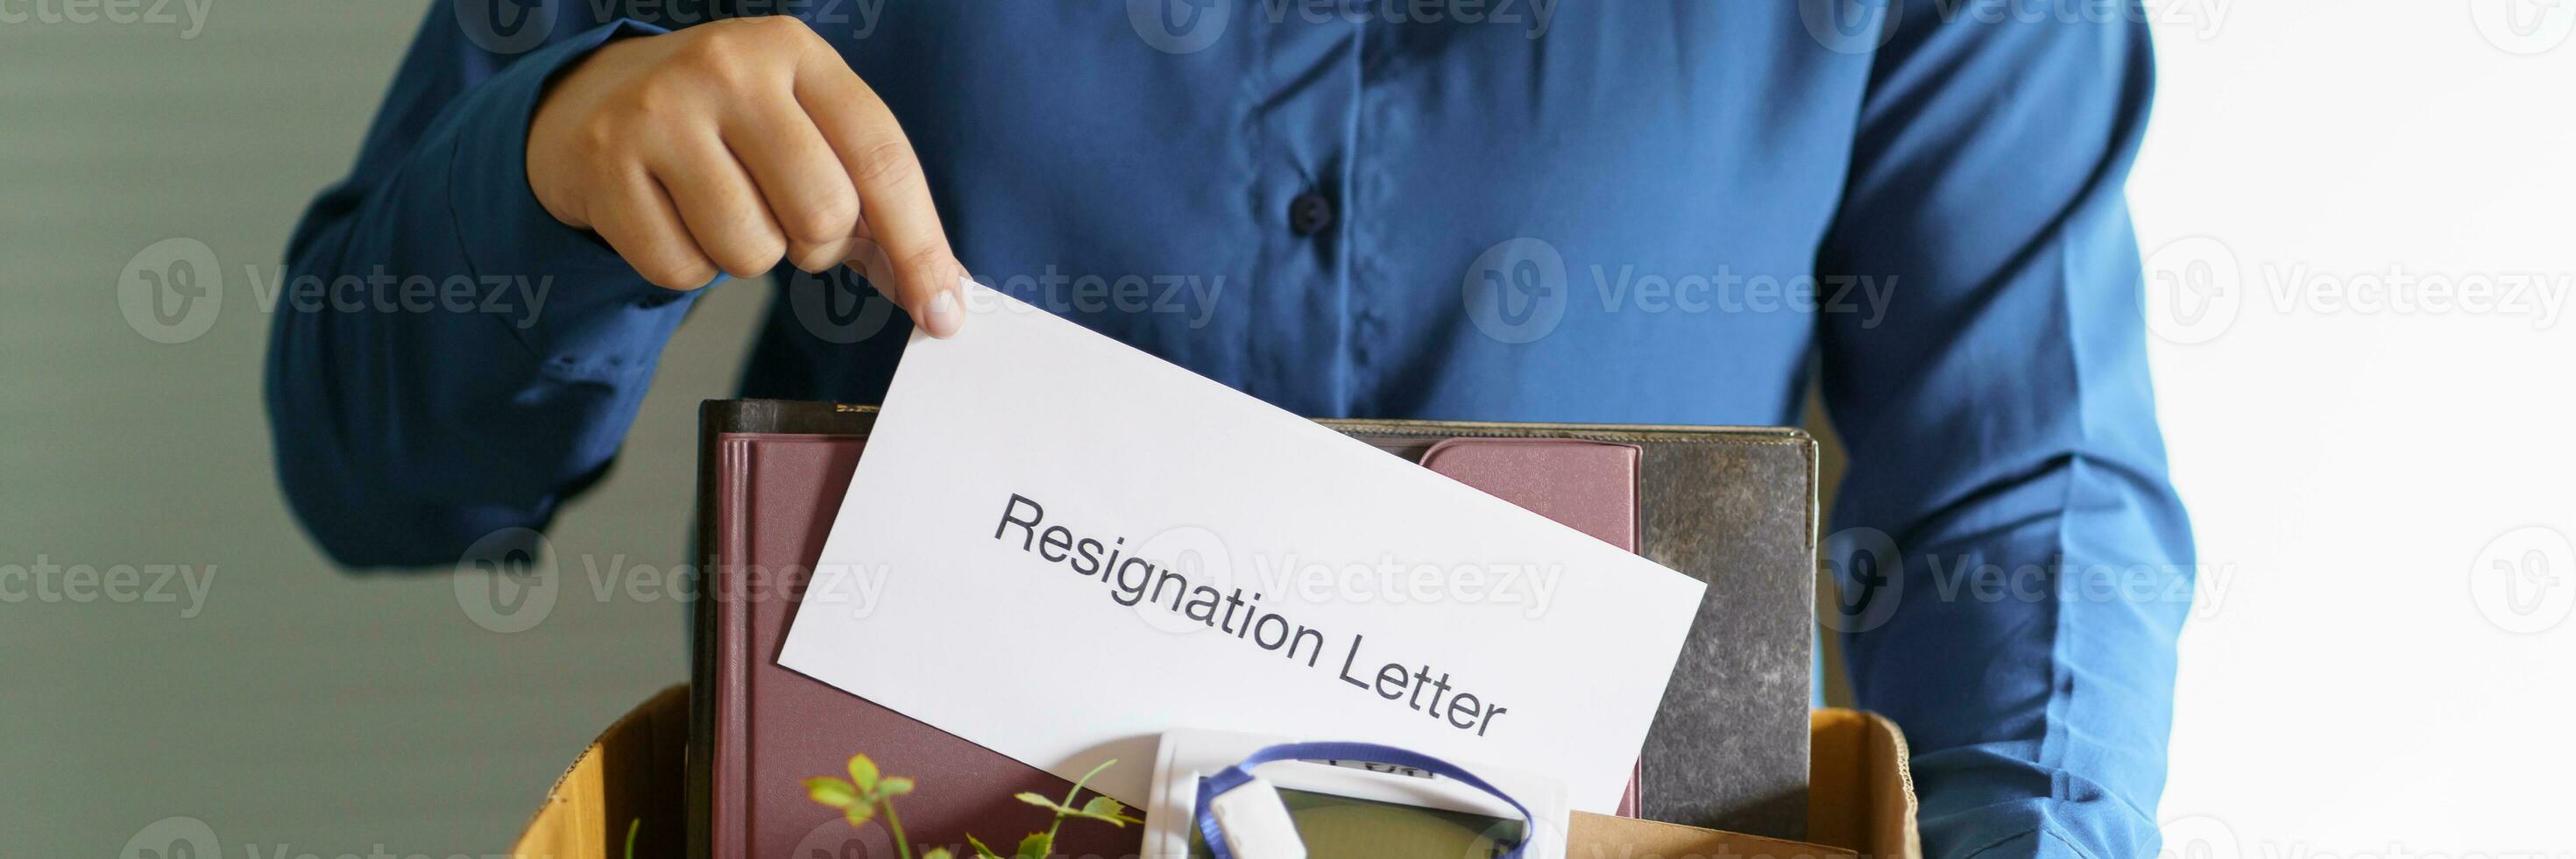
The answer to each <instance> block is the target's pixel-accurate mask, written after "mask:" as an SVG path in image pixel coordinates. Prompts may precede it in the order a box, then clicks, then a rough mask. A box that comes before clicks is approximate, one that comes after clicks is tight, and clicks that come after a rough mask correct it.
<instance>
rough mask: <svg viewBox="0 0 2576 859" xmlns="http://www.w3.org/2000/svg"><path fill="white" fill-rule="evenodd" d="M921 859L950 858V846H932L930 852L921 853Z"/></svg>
mask: <svg viewBox="0 0 2576 859" xmlns="http://www.w3.org/2000/svg"><path fill="white" fill-rule="evenodd" d="M921 859H948V848H946V847H933V848H930V852H928V853H924V854H921Z"/></svg>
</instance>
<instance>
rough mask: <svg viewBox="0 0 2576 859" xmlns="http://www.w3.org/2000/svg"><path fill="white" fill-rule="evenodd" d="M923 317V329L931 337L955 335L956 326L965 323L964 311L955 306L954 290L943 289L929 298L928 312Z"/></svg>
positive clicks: (955, 294) (955, 292)
mask: <svg viewBox="0 0 2576 859" xmlns="http://www.w3.org/2000/svg"><path fill="white" fill-rule="evenodd" d="M925 315H926V316H927V318H926V319H924V320H923V323H924V327H926V328H928V329H929V330H930V336H932V337H947V336H949V335H951V334H955V333H957V326H958V324H959V323H962V322H965V321H966V318H965V317H966V313H965V311H963V310H961V309H959V308H958V306H957V290H954V289H943V290H940V291H939V294H937V295H933V296H931V297H930V312H929V313H928V314H925Z"/></svg>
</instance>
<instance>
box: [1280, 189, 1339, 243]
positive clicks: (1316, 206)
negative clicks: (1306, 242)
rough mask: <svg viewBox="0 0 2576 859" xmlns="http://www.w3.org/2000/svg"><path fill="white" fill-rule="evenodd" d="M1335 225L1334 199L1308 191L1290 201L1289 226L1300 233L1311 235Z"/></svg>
mask: <svg viewBox="0 0 2576 859" xmlns="http://www.w3.org/2000/svg"><path fill="white" fill-rule="evenodd" d="M1332 225H1333V201H1331V200H1329V199H1325V197H1324V195H1322V194H1318V193H1315V192H1313V191H1308V192H1306V193H1303V194H1299V195H1297V199H1294V200H1290V201H1288V228H1289V229H1291V230H1295V231H1297V234H1298V235H1301V236H1311V235H1314V234H1316V233H1320V232H1323V231H1324V229H1325V228H1327V227H1330V226H1332Z"/></svg>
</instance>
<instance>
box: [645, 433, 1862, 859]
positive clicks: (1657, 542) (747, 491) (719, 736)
mask: <svg viewBox="0 0 2576 859" xmlns="http://www.w3.org/2000/svg"><path fill="white" fill-rule="evenodd" d="M875 419H876V410H875V408H874V407H871V406H853V405H837V404H830V403H802V402H786V401H776V400H724V401H709V402H708V403H706V404H705V406H704V407H703V408H702V409H701V410H700V426H699V431H700V454H699V455H700V463H699V501H698V546H699V552H700V555H701V562H702V563H701V567H700V569H702V570H704V571H706V572H707V576H706V578H705V579H704V580H703V581H702V582H701V588H700V592H701V595H700V599H699V601H698V604H697V615H696V637H695V645H696V646H695V652H694V660H695V662H694V665H693V667H692V675H693V676H692V687H691V688H692V694H691V701H690V708H691V714H690V743H689V754H688V763H689V772H688V782H689V800H690V806H689V807H690V821H689V823H690V833H689V838H690V847H691V853H690V855H691V856H693V857H700V859H753V857H758V859H777V857H792V859H861V857H888V856H893V855H895V854H894V853H893V851H892V844H891V841H890V840H889V839H888V838H887V837H886V834H885V829H884V828H883V827H882V826H879V825H871V826H869V827H868V828H867V829H866V830H865V831H863V832H854V831H852V830H851V829H850V828H849V827H848V825H847V824H846V823H843V822H842V821H841V820H840V819H839V817H838V816H837V815H836V814H834V813H833V812H832V811H830V810H828V809H825V808H823V807H822V806H819V805H816V804H814V803H812V802H810V801H808V800H807V799H806V797H805V793H804V789H803V787H802V784H801V782H802V780H803V779H804V778H806V777H808V776H814V775H829V774H836V773H840V772H841V771H842V769H843V764H844V762H845V761H846V760H847V759H848V758H849V756H850V755H851V754H852V753H854V752H866V753H867V754H868V755H869V756H870V757H872V758H874V759H875V760H876V761H877V763H878V764H879V766H880V767H882V768H883V769H884V770H885V771H886V772H888V773H895V774H902V775H908V776H912V777H914V778H915V779H917V781H918V782H919V784H920V789H919V791H918V792H917V793H915V794H914V795H912V796H908V797H906V798H905V799H904V800H903V801H902V802H900V803H898V808H899V809H900V811H901V814H902V816H903V820H904V824H905V828H906V830H908V831H909V832H910V833H912V835H913V841H914V846H915V849H916V850H919V849H922V848H923V847H925V846H929V845H958V844H962V843H963V837H964V835H965V834H966V833H969V832H971V833H973V834H975V835H976V836H977V837H979V838H982V839H983V840H984V841H985V842H986V843H988V844H992V845H994V846H995V848H996V849H999V850H1003V851H1005V852H1007V851H1008V850H1009V845H1012V844H1016V843H1017V842H1018V840H1019V838H1020V836H1022V835H1025V834H1027V833H1028V832H1031V831H1033V830H1037V829H1042V828H1044V827H1045V825H1046V823H1047V819H1048V815H1047V812H1045V811H1044V810H1041V809H1038V808H1036V807H1034V806H1030V805H1026V804H1023V803H1020V802H1018V801H1017V800H1014V799H1013V798H1012V797H1013V795H1015V794H1018V793H1020V792H1023V791H1033V792H1036V793H1040V794H1045V795H1049V796H1055V797H1059V798H1060V797H1062V795H1063V794H1064V793H1065V791H1066V790H1068V789H1070V788H1071V785H1070V784H1069V783H1067V782H1066V781H1065V780H1063V779H1061V778H1058V777H1056V776H1054V775H1051V774H1048V773H1046V772H1044V771H1042V770H1039V769H1037V768H1035V767H1031V766H1028V765H1026V764H1022V763H1020V762H1018V761H1016V760H1012V759H1011V758H1009V757H1006V756H1004V755H1002V754H1000V753H997V752H993V751H991V750H989V749H985V748H983V747H981V746H977V745H975V744H974V743H971V742H968V741H966V740H964V739H961V738H958V737H956V736H954V735H951V734H948V733H945V732H942V731H940V730H938V729H936V728H933V727H931V726H929V725H926V724H923V723H921V722H918V721H915V720H913V719H911V718H908V717H906V716H903V715H901V714H898V713H895V712H893V711H891V710H888V709H886V708H883V707H879V706H877V705H875V704H873V703H871V702H869V701H867V700H865V699H862V698H860V697H858V696H856V695H852V694H850V693H848V692H844V691H841V690H840V689H837V688H834V687H831V686H827V685H825V684H823V683H821V682H820V681H816V680H814V679H812V678H809V677H806V676H805V675H802V674H798V673H796V672H794V671H790V670H788V669H785V668H782V667H779V665H778V664H777V654H778V648H779V645H780V643H781V642H782V641H784V640H785V638H786V633H787V628H788V625H789V624H790V623H791V622H792V621H793V620H794V617H795V598H796V596H797V594H798V593H799V591H800V590H801V588H802V587H803V586H804V581H805V576H806V574H807V573H808V572H809V571H810V569H811V566H812V564H813V563H814V560H815V559H816V558H817V557H818V556H819V555H820V554H821V552H822V548H823V541H824V537H825V535H826V534H827V533H828V531H829V530H830V527H831V523H832V520H833V517H834V514H835V513H836V512H838V510H839V508H840V501H841V496H842V493H843V491H844V490H846V489H847V488H848V483H849V479H850V474H851V470H852V469H853V468H854V467H855V466H856V465H857V464H858V458H859V456H860V453H861V451H862V450H863V449H864V447H865V445H866V440H867V434H868V431H869V429H870V427H872V426H873V425H874V423H875ZM1321 423H1323V424H1325V425H1326V426H1330V427H1333V428H1334V429H1337V430H1340V431H1342V432H1344V433H1346V434H1349V435H1351V436H1352V437H1354V438H1357V439H1359V440H1361V441H1363V442H1367V443H1369V444H1371V445H1374V446H1376V447H1378V448H1379V449H1381V450H1385V451H1386V452H1388V453H1390V454H1393V455H1396V456H1400V457H1404V458H1406V459H1408V460H1412V461H1415V462H1419V463H1422V464H1424V465H1425V467H1428V468H1430V469H1432V470H1434V471H1437V472H1440V473H1442V474H1445V475H1448V476H1450V477H1451V478H1453V479H1457V480H1459V481H1460V482H1462V483H1466V484H1467V485H1469V486H1473V487H1476V488H1478V489H1481V490H1483V491H1485V492H1487V493H1488V494H1491V495H1494V496H1496V497H1498V498H1501V499H1503V500H1505V501H1509V502H1512V503H1515V504H1519V505H1521V506H1522V507H1525V508H1528V509H1530V510H1532V511H1533V512H1537V513H1539V514H1541V515H1544V516H1547V517H1549V518H1551V519H1554V520H1556V521H1558V522H1560V523H1563V524H1565V525H1567V526H1569V527H1573V528H1575V529H1577V530H1581V531H1583V532H1585V533H1587V534H1591V535H1592V536H1594V537H1596V538H1600V539H1602V540H1604V541H1605V542H1609V543H1611V544H1613V545H1617V546H1620V547H1622V548H1626V549H1629V550H1631V551H1637V552H1639V553H1640V554H1643V555H1645V556H1646V557H1648V558H1650V559H1652V560H1654V561H1656V562H1658V563H1661V564H1663V565H1665V566H1668V567H1671V568H1673V569H1675V570H1678V571H1681V572H1683V573H1686V574H1689V575H1692V576H1695V577H1697V578H1699V579H1701V580H1703V581H1705V582H1707V583H1708V590H1707V593H1706V594H1705V596H1703V598H1702V602H1701V605H1700V610H1699V615H1698V618H1697V619H1696V620H1695V621H1694V622H1693V624H1692V628H1691V634H1690V636H1689V638H1688V640H1687V641H1686V642H1685V643H1684V645H1683V649H1682V655H1681V659H1680V661H1679V663H1678V665H1676V667H1675V668H1674V671H1673V677H1672V681H1671V683H1670V684H1669V686H1668V687H1667V688H1666V689H1665V692H1664V701H1663V705H1662V708H1661V710H1660V711H1659V712H1658V713H1657V715H1656V718H1655V723H1654V726H1653V728H1652V729H1651V731H1650V732H1649V733H1648V735H1647V738H1646V745H1645V749H1644V750H1643V752H1642V754H1641V756H1640V760H1639V765H1638V776H1637V780H1636V782H1635V783H1633V784H1632V785H1631V793H1630V796H1629V798H1628V800H1627V802H1626V803H1625V805H1626V806H1627V807H1626V808H1624V809H1623V813H1629V814H1634V815H1636V816H1640V817H1645V818H1649V819H1653V820H1661V821H1667V822H1673V823H1684V824H1690V825H1694V826H1704V827H1709V828H1715V829H1725V830H1730V831H1736V832H1745V833H1750V834H1755V835H1765V836H1772V837H1779V838H1798V837H1801V836H1802V835H1803V834H1804V828H1805V820H1806V804H1807V801H1806V789H1807V774H1808V773H1807V736H1808V725H1807V706H1808V703H1809V691H1808V678H1809V660H1810V658H1811V657H1810V654H1809V650H1810V642H1811V638H1810V630H1811V629H1812V625H1813V611H1814V606H1813V594H1814V591H1813V581H1814V579H1813V576H1814V569H1815V545H1816V513H1815V479H1816V477H1815V474H1816V470H1815V445H1814V442H1813V441H1812V440H1810V439H1809V438H1808V437H1807V436H1806V435H1805V434H1804V433H1802V432H1799V431H1797V430H1794V429H1777V428H1715V427H1665V426H1616V425H1569V424H1488V423H1457V422H1433V421H1378V420H1327V421H1321ZM971 633H972V630H971V629H962V628H961V630H960V634H971ZM990 696H991V697H992V698H993V699H994V700H996V701H1006V700H1010V698H1011V696H1010V694H1009V690H998V689H997V690H991V692H990ZM1056 706H1066V707H1078V706H1079V703H1078V702H1064V703H1061V704H1057V705H1056ZM1216 727H1222V726H1216ZM1120 765H1121V766H1151V762H1150V761H1128V762H1123V763H1122V764H1120ZM1137 843H1138V834H1137V832H1136V830H1135V829H1133V828H1129V829H1124V830H1119V829H1112V828H1109V827H1107V826H1102V825H1068V826H1066V827H1065V828H1064V829H1063V831H1062V834H1061V835H1060V837H1059V839H1058V841H1057V850H1058V852H1059V853H1060V854H1062V855H1068V856H1104V857H1114V856H1129V855H1133V854H1135V853H1136V852H1137Z"/></svg>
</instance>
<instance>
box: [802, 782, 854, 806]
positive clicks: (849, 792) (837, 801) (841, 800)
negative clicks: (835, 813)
mask: <svg viewBox="0 0 2576 859" xmlns="http://www.w3.org/2000/svg"><path fill="white" fill-rule="evenodd" d="M805 796H806V798H808V799H812V800H814V801H815V802H819V803H822V804H824V805H826V806H830V807H832V808H848V807H850V806H851V805H854V804H858V802H859V791H858V788H856V787H853V786H851V784H850V783H849V782H846V781H842V780H840V779H837V778H833V777H831V776H827V775H818V776H815V777H813V778H809V779H806V780H805Z"/></svg>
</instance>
